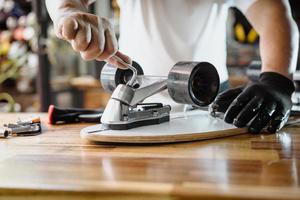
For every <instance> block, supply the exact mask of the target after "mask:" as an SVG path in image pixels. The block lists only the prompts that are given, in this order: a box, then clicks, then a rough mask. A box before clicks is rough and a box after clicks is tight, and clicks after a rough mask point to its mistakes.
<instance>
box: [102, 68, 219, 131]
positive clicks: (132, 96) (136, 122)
mask: <svg viewBox="0 0 300 200" xmlns="http://www.w3.org/2000/svg"><path fill="white" fill-rule="evenodd" d="M124 65H126V66H127V67H128V69H126V70H122V69H118V68H116V67H115V66H113V65H111V64H109V63H107V64H106V65H105V66H104V67H103V69H102V72H101V76H100V80H101V83H102V87H103V88H104V89H105V90H106V91H107V92H111V93H112V95H111V98H110V100H109V101H108V104H107V106H106V108H105V110H104V112H103V114H102V117H101V123H102V128H103V130H106V129H112V130H127V129H131V128H135V127H140V126H146V125H153V124H160V123H163V122H166V121H169V120H170V111H171V107H170V106H169V105H163V104H161V103H159V102H155V103H143V101H144V100H145V99H146V98H147V97H150V96H152V95H154V94H157V93H159V92H161V91H163V90H165V89H167V90H168V93H169V95H170V97H171V98H172V99H173V100H174V101H175V102H177V103H182V104H190V105H193V106H196V107H199V106H207V105H209V104H210V103H211V102H212V101H213V100H214V99H215V97H216V95H217V93H218V89H219V75H218V73H217V70H216V69H215V67H214V66H213V65H212V64H210V63H208V62H178V63H177V64H175V65H174V66H173V68H172V69H171V70H170V72H169V74H168V76H167V77H164V76H145V75H144V73H143V70H142V68H141V67H140V66H139V65H138V64H137V63H136V62H133V64H132V65H128V64H126V63H124Z"/></svg>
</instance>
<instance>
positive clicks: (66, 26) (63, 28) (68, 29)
mask: <svg viewBox="0 0 300 200" xmlns="http://www.w3.org/2000/svg"><path fill="white" fill-rule="evenodd" d="M78 28H79V24H78V22H77V21H76V19H74V18H72V17H64V18H62V19H61V20H60V22H59V25H58V35H59V36H61V37H62V39H65V40H73V39H74V38H75V36H76V34H77V30H78Z"/></svg>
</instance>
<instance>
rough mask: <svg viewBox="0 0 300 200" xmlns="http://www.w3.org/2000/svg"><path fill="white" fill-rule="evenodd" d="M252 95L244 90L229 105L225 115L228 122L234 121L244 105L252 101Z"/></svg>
mask: <svg viewBox="0 0 300 200" xmlns="http://www.w3.org/2000/svg"><path fill="white" fill-rule="evenodd" d="M251 97H252V96H251V95H250V94H249V93H248V92H247V91H244V92H242V93H241V94H240V95H239V96H238V97H237V98H236V99H235V100H234V101H233V102H232V103H231V104H230V106H229V107H228V110H227V111H226V113H225V115H224V120H225V122H227V123H232V122H233V120H234V118H235V117H236V116H237V115H238V114H239V113H240V112H241V110H242V109H243V107H244V106H245V105H246V104H247V103H248V102H249V101H250V99H251Z"/></svg>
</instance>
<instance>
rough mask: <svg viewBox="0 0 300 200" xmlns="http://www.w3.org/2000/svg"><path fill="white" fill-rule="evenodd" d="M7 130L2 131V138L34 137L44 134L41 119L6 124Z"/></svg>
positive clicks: (0, 132)
mask: <svg viewBox="0 0 300 200" xmlns="http://www.w3.org/2000/svg"><path fill="white" fill-rule="evenodd" d="M4 127H5V129H1V130H0V137H2V138H6V137H8V136H14V137H16V136H32V135H37V134H40V133H41V132H42V127H41V120H40V118H39V117H34V118H30V119H27V120H23V121H22V120H21V119H18V121H17V122H16V123H9V124H4Z"/></svg>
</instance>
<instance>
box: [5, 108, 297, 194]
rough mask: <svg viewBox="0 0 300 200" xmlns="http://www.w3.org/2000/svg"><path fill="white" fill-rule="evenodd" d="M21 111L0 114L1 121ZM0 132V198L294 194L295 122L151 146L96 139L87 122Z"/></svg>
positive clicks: (295, 166) (11, 120) (22, 115)
mask: <svg viewBox="0 0 300 200" xmlns="http://www.w3.org/2000/svg"><path fill="white" fill-rule="evenodd" d="M24 116H25V115H24V114H0V124H3V123H5V122H14V121H15V120H16V119H17V117H24ZM40 116H42V119H43V128H44V131H43V133H42V134H41V135H38V136H31V137H19V138H8V139H0V199H5V200H10V199H24V196H26V197H27V198H26V199H52V198H53V199H56V200H60V199H86V198H87V197H90V198H92V199H98V198H99V199H100V198H101V199H131V198H134V199H187V198H194V199H200V198H199V197H203V199H286V200H287V199H300V186H299V184H300V160H299V159H300V129H299V128H297V127H293V128H286V129H284V130H283V131H281V132H280V133H278V134H272V135H250V134H245V135H240V136H235V137H230V138H223V139H215V140H206V141H199V142H190V143H179V144H165V145H154V146H149V145H148V146H126V145H122V146H117V145H112V144H110V145H105V144H95V143H90V142H87V141H85V140H83V139H81V138H80V137H79V130H80V129H81V128H83V127H85V126H87V124H80V125H78V124H73V125H64V126H62V125H61V126H50V125H47V124H46V114H40Z"/></svg>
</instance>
